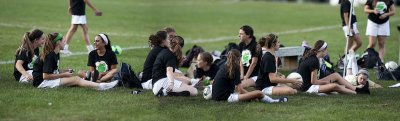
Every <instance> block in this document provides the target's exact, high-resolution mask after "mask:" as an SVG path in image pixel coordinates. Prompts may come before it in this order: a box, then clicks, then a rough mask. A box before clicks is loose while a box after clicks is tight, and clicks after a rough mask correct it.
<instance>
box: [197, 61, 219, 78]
mask: <svg viewBox="0 0 400 121" xmlns="http://www.w3.org/2000/svg"><path fill="white" fill-rule="evenodd" d="M218 70H219V67H218V66H217V65H215V64H212V65H211V67H210V70H208V71H204V70H203V69H201V68H196V73H195V75H194V78H201V77H203V76H208V77H210V80H213V79H214V77H215V75H216V74H217V72H218Z"/></svg>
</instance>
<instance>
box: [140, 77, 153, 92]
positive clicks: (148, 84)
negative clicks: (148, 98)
mask: <svg viewBox="0 0 400 121" xmlns="http://www.w3.org/2000/svg"><path fill="white" fill-rule="evenodd" d="M151 80H152V79H149V80H148V81H146V82H143V83H142V87H143V89H145V90H151V89H153V83H151V82H152V81H151Z"/></svg>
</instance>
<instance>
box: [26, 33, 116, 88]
mask: <svg viewBox="0 0 400 121" xmlns="http://www.w3.org/2000/svg"><path fill="white" fill-rule="evenodd" d="M62 38H63V36H62V35H61V34H59V33H51V34H48V35H47V37H46V40H45V44H44V47H43V53H42V54H41V55H40V59H37V60H36V62H35V64H34V66H33V73H32V75H33V86H35V87H37V88H56V87H59V86H80V87H91V88H94V89H97V90H107V89H110V88H113V87H114V86H115V85H117V83H118V80H115V81H112V82H110V83H95V82H91V81H86V80H83V79H81V78H79V77H78V76H73V73H72V72H71V71H60V70H59V69H58V67H59V66H60V65H59V64H60V53H59V52H60V50H61V49H62V48H63V47H64V45H65V43H64V42H62V41H61V40H62Z"/></svg>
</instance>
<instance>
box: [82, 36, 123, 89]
mask: <svg viewBox="0 0 400 121" xmlns="http://www.w3.org/2000/svg"><path fill="white" fill-rule="evenodd" d="M94 46H95V48H96V49H95V50H93V51H91V52H90V53H89V56H88V63H87V66H89V71H88V72H84V71H82V72H80V77H81V78H86V79H87V80H91V81H93V82H108V81H111V78H112V77H113V76H114V75H115V74H116V73H117V65H118V60H117V56H116V55H115V53H114V52H113V51H112V49H111V40H110V38H109V37H108V36H107V35H106V34H104V33H100V34H98V35H97V36H96V37H95V38H94ZM90 72H94V73H92V74H94V76H93V77H95V78H93V79H91V78H90V77H92V76H91V73H90Z"/></svg>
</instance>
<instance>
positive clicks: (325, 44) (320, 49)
mask: <svg viewBox="0 0 400 121" xmlns="http://www.w3.org/2000/svg"><path fill="white" fill-rule="evenodd" d="M327 46H328V43H326V42H324V45H322V47H321V48H319V50H318V51H322V50H324V49H326V47H327Z"/></svg>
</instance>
